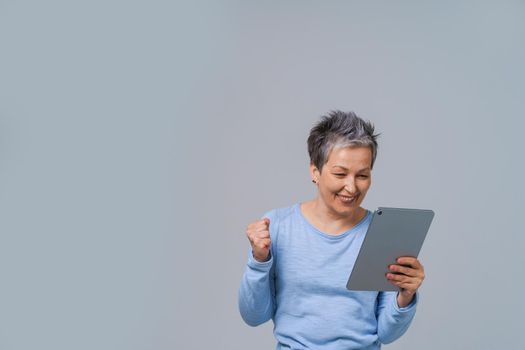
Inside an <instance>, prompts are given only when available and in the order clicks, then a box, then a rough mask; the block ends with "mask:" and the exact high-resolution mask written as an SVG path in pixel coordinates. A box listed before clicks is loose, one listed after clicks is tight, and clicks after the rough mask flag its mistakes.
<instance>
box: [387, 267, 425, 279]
mask: <svg viewBox="0 0 525 350" xmlns="http://www.w3.org/2000/svg"><path fill="white" fill-rule="evenodd" d="M389 270H390V271H392V272H397V273H402V274H404V275H407V276H410V277H421V276H422V275H423V273H422V271H421V270H418V269H413V268H410V267H406V266H401V265H390V266H389Z"/></svg>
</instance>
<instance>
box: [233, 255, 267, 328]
mask: <svg viewBox="0 0 525 350" xmlns="http://www.w3.org/2000/svg"><path fill="white" fill-rule="evenodd" d="M273 261H274V259H273V254H272V253H271V251H270V260H268V261H265V262H259V261H257V260H255V259H254V257H253V254H252V250H251V248H250V250H249V254H248V263H247V264H246V268H245V270H244V274H243V277H242V280H241V285H240V287H239V294H238V302H239V311H240V313H241V316H242V319H243V320H244V322H246V323H247V324H248V325H250V326H252V327H255V326H258V325H260V324H262V323H264V322H266V321H268V320H270V319H271V318H272V316H273V314H274V309H275V285H274V269H273Z"/></svg>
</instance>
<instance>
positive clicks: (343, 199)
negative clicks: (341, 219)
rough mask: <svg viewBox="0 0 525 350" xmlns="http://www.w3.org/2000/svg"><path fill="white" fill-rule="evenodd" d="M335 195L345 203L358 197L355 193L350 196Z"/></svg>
mask: <svg viewBox="0 0 525 350" xmlns="http://www.w3.org/2000/svg"><path fill="white" fill-rule="evenodd" d="M337 197H339V199H341V201H342V202H343V203H345V204H352V203H354V202H355V201H356V200H357V197H359V195H358V194H356V195H355V196H353V197H350V196H343V195H341V194H338V195H337Z"/></svg>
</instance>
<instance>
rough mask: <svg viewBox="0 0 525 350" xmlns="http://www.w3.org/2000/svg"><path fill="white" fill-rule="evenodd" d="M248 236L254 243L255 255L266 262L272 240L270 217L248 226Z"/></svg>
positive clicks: (257, 258)
mask: <svg viewBox="0 0 525 350" xmlns="http://www.w3.org/2000/svg"><path fill="white" fill-rule="evenodd" d="M246 236H247V237H248V240H249V241H250V244H251V245H252V252H253V257H254V258H255V260H257V261H259V262H265V261H267V260H268V257H269V255H270V247H271V245H272V241H271V239H270V219H268V218H263V219H262V220H257V221H255V222H253V223H251V224H249V225H248V227H246Z"/></svg>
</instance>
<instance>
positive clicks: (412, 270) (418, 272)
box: [386, 256, 425, 307]
mask: <svg viewBox="0 0 525 350" xmlns="http://www.w3.org/2000/svg"><path fill="white" fill-rule="evenodd" d="M389 271H390V272H391V273H387V274H386V278H387V279H388V280H389V281H390V282H391V283H392V284H393V285H395V286H398V287H399V294H398V296H397V304H398V305H399V307H405V306H408V304H410V302H411V301H412V299H414V295H415V294H416V292H417V290H418V288H419V287H420V286H421V284H422V283H423V280H424V279H425V269H424V268H423V265H421V263H420V262H419V260H417V258H414V257H410V256H403V257H400V258H398V259H397V264H395V265H390V266H389Z"/></svg>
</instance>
